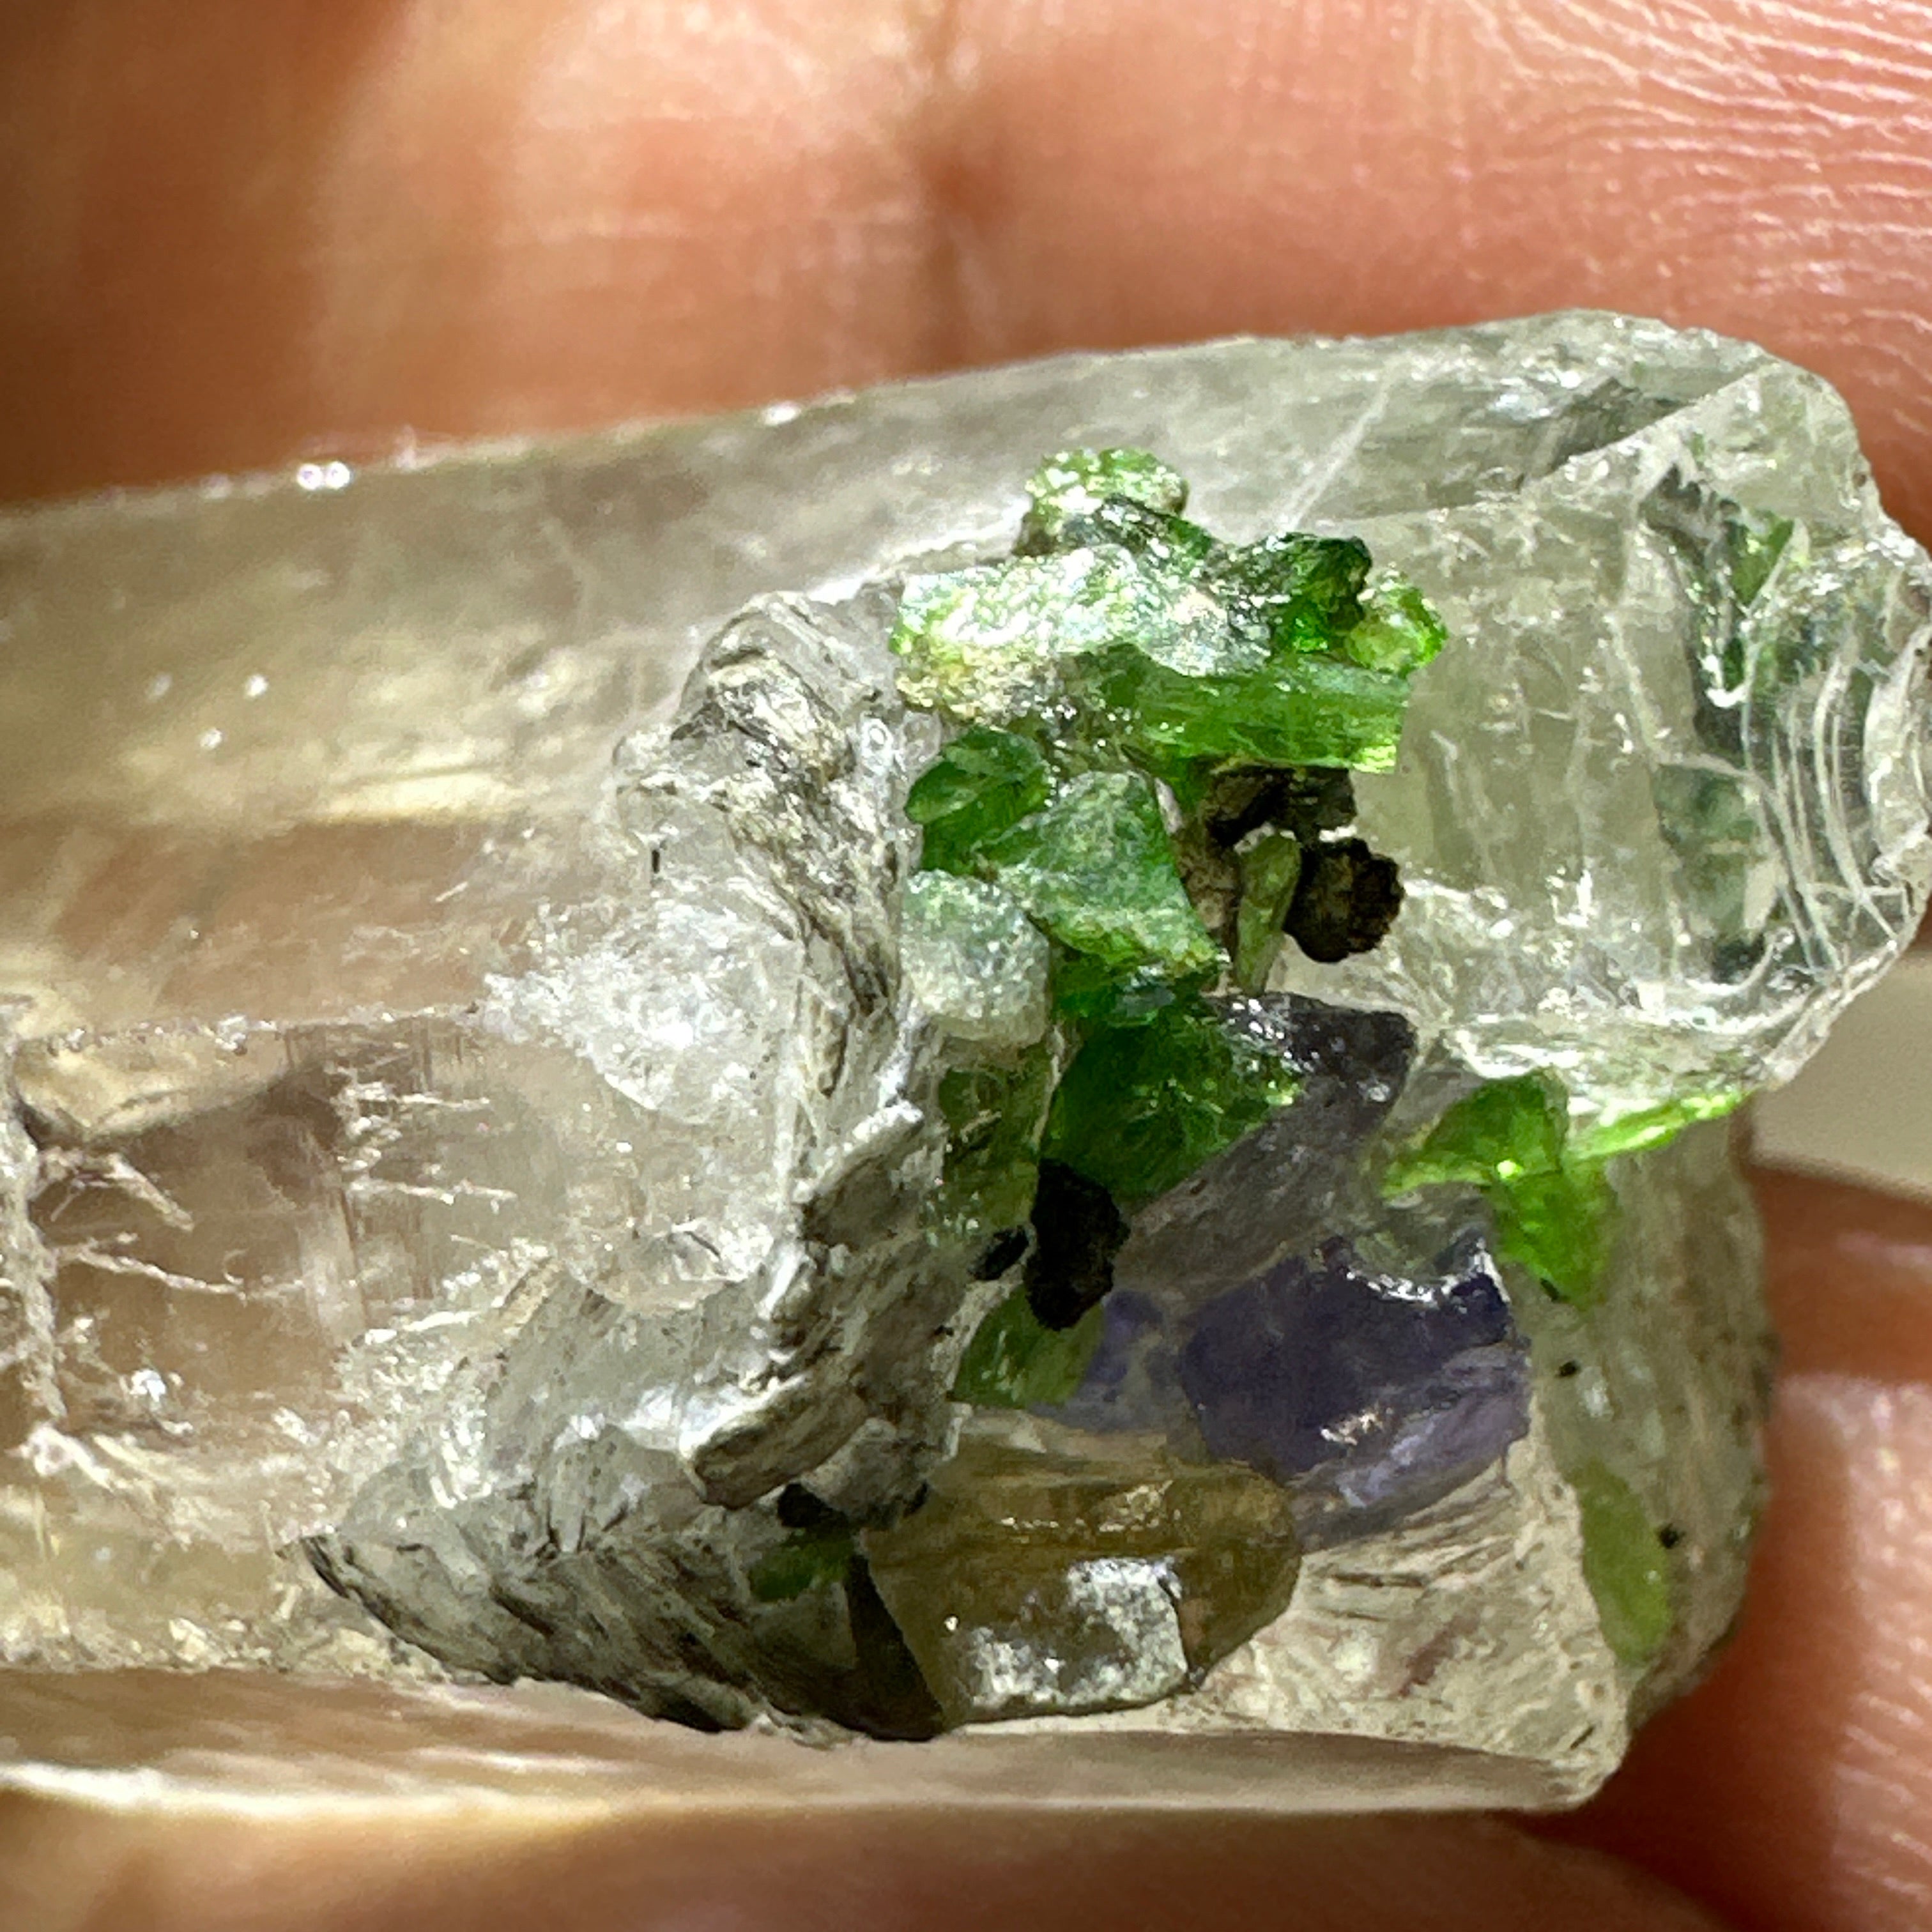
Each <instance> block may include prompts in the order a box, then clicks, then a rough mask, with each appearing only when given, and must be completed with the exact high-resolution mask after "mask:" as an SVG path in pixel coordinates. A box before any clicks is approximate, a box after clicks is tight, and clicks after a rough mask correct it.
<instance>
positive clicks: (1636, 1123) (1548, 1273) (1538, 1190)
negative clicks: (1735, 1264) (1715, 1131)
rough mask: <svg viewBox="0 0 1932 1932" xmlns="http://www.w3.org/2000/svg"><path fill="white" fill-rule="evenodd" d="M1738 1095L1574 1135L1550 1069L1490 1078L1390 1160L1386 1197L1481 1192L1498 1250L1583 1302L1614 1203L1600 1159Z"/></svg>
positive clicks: (1604, 1252) (1670, 1107)
mask: <svg viewBox="0 0 1932 1932" xmlns="http://www.w3.org/2000/svg"><path fill="white" fill-rule="evenodd" d="M1743 1098H1744V1096H1743V1095H1742V1094H1740V1093H1738V1092H1736V1091H1732V1092H1728V1093H1718V1094H1693V1095H1688V1096H1685V1097H1681V1098H1679V1099H1675V1100H1668V1101H1664V1102H1661V1103H1659V1104H1658V1105H1657V1106H1654V1107H1648V1108H1645V1109H1642V1110H1641V1111H1639V1112H1634V1113H1628V1114H1623V1115H1618V1116H1616V1117H1615V1118H1613V1119H1611V1120H1610V1121H1603V1122H1599V1123H1598V1124H1595V1126H1592V1127H1588V1128H1586V1129H1583V1130H1581V1131H1580V1132H1579V1131H1576V1130H1573V1128H1572V1127H1571V1119H1570V1101H1569V1096H1568V1094H1567V1093H1566V1092H1565V1089H1564V1086H1563V1083H1562V1082H1561V1081H1560V1080H1559V1079H1557V1078H1556V1076H1555V1075H1554V1074H1553V1073H1548V1072H1547V1071H1545V1072H1542V1073H1525V1074H1521V1075H1519V1076H1517V1077H1516V1078H1515V1079H1509V1080H1492V1081H1490V1082H1487V1084H1485V1085H1483V1086H1481V1087H1479V1088H1477V1089H1476V1091H1475V1092H1474V1093H1473V1094H1469V1095H1466V1097H1464V1098H1463V1099H1462V1100H1458V1101H1457V1103H1455V1104H1454V1106H1451V1108H1450V1109H1448V1112H1445V1114H1444V1115H1443V1116H1442V1118H1441V1119H1440V1120H1439V1121H1437V1122H1436V1125H1435V1126H1434V1127H1433V1128H1431V1129H1430V1132H1429V1133H1428V1134H1427V1136H1425V1137H1424V1139H1423V1140H1422V1141H1421V1143H1420V1144H1419V1145H1416V1146H1414V1147H1412V1148H1409V1149H1407V1150H1406V1151H1405V1152H1403V1153H1402V1154H1399V1155H1398V1156H1397V1157H1396V1159H1395V1160H1394V1161H1393V1162H1391V1163H1390V1166H1389V1169H1388V1173H1387V1174H1386V1175H1385V1177H1384V1178H1383V1191H1384V1192H1385V1193H1388V1194H1391V1195H1395V1194H1404V1193H1409V1191H1410V1190H1412V1189H1414V1188H1418V1187H1433V1186H1437V1185H1440V1184H1444V1183H1448V1182H1458V1181H1460V1182H1463V1183H1465V1184H1469V1185H1472V1186H1474V1187H1480V1188H1481V1190H1483V1193H1484V1196H1485V1198H1486V1199H1487V1200H1488V1202H1489V1204H1490V1211H1491V1212H1492V1213H1493V1214H1494V1215H1495V1216H1496V1237H1497V1241H1498V1242H1499V1245H1500V1246H1501V1247H1502V1252H1503V1253H1504V1254H1505V1255H1506V1256H1508V1257H1509V1258H1510V1259H1511V1260H1513V1261H1518V1262H1521V1263H1522V1264H1523V1266H1524V1267H1526V1268H1529V1270H1530V1271H1532V1273H1533V1274H1535V1275H1536V1276H1537V1277H1538V1278H1539V1279H1540V1280H1541V1281H1542V1282H1543V1283H1544V1286H1546V1287H1547V1288H1548V1289H1550V1292H1552V1293H1553V1294H1554V1295H1558V1296H1559V1297H1560V1298H1562V1299H1563V1300H1564V1301H1570V1302H1574V1303H1576V1304H1577V1305H1578V1306H1580V1307H1588V1306H1589V1304H1590V1303H1592V1301H1595V1299H1596V1298H1597V1295H1598V1292H1599V1290H1600V1288H1601V1278H1602V1275H1603V1272H1604V1265H1605V1263H1606V1262H1607V1259H1608V1258H1609V1253H1610V1242H1611V1240H1612V1238H1613V1234H1614V1231H1615V1220H1616V1196H1615V1195H1614V1194H1613V1192H1612V1191H1611V1188H1610V1181H1609V1178H1608V1177H1607V1175H1606V1174H1605V1172H1604V1165H1605V1163H1607V1162H1608V1161H1610V1160H1613V1159H1614V1158H1615V1157H1616V1156H1618V1155H1619V1154H1639V1153H1646V1152H1649V1151H1652V1150H1654V1149H1656V1148H1661V1147H1663V1146H1664V1145H1667V1143H1668V1142H1670V1141H1672V1140H1674V1139H1676V1136H1678V1135H1679V1133H1682V1131H1683V1130H1684V1129H1685V1128H1686V1127H1690V1126H1692V1125H1694V1124H1695V1123H1697V1122H1698V1121H1712V1120H1717V1119H1719V1118H1721V1117H1722V1116H1724V1115H1726V1114H1728V1113H1730V1112H1732V1111H1733V1109H1735V1108H1736V1107H1737V1106H1739V1103H1741V1102H1742V1100H1743Z"/></svg>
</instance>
